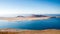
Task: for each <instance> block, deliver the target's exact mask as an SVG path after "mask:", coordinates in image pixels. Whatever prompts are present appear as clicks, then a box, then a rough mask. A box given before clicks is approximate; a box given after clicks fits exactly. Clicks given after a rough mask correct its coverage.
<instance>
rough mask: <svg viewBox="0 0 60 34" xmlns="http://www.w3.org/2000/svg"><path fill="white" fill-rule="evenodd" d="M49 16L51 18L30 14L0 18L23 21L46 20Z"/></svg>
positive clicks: (1, 18) (0, 18) (2, 18)
mask: <svg viewBox="0 0 60 34" xmlns="http://www.w3.org/2000/svg"><path fill="white" fill-rule="evenodd" d="M49 18H50V17H49V16H45V15H30V16H17V17H0V20H7V21H22V20H44V19H49Z"/></svg>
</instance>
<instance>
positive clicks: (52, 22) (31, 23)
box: [0, 18, 60, 30]
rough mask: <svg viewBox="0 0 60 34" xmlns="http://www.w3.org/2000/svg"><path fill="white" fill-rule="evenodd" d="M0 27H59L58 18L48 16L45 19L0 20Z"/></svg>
mask: <svg viewBox="0 0 60 34" xmlns="http://www.w3.org/2000/svg"><path fill="white" fill-rule="evenodd" d="M2 28H14V29H31V30H42V29H60V18H50V19H46V20H25V21H14V22H8V21H4V20H0V29H2Z"/></svg>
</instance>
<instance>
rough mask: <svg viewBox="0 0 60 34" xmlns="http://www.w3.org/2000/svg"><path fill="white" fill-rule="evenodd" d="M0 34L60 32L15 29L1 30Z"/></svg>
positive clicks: (59, 31) (53, 31) (55, 33)
mask: <svg viewBox="0 0 60 34" xmlns="http://www.w3.org/2000/svg"><path fill="white" fill-rule="evenodd" d="M0 34H60V30H56V29H47V30H15V29H2V30H0Z"/></svg>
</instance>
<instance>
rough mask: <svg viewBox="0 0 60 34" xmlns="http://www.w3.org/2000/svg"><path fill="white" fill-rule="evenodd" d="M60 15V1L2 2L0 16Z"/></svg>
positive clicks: (11, 0)
mask: <svg viewBox="0 0 60 34" xmlns="http://www.w3.org/2000/svg"><path fill="white" fill-rule="evenodd" d="M20 14H21V15H22V14H60V0H0V16H16V15H20Z"/></svg>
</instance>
